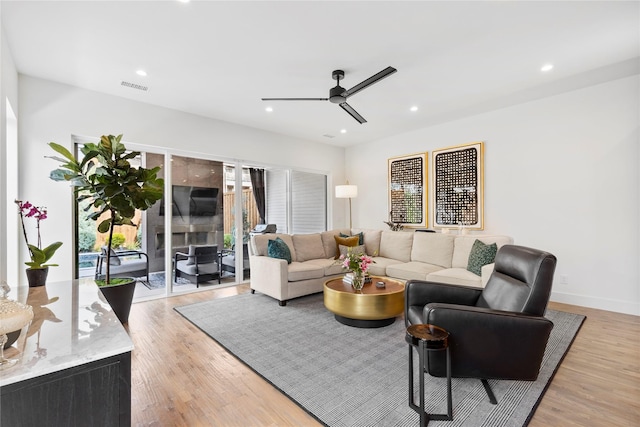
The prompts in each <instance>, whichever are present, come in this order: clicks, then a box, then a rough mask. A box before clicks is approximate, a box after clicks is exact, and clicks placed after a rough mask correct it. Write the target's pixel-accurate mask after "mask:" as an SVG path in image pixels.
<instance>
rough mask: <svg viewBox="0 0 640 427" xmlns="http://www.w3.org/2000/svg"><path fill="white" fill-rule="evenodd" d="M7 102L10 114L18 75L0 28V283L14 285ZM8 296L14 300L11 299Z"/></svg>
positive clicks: (11, 130)
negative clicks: (10, 260)
mask: <svg viewBox="0 0 640 427" xmlns="http://www.w3.org/2000/svg"><path fill="white" fill-rule="evenodd" d="M1 9H2V6H1V5H0V13H1ZM7 102H9V103H10V104H11V106H12V107H13V109H14V111H15V110H16V109H17V108H18V73H17V71H16V67H15V64H14V63H13V57H12V56H11V52H10V51H9V47H8V46H7V43H6V38H5V36H4V29H2V28H0V254H3V255H0V281H2V280H6V281H7V282H8V283H9V284H10V285H14V284H15V283H14V282H15V275H16V272H17V266H15V265H12V266H8V265H7V256H9V257H11V255H13V254H15V252H16V250H17V248H18V241H17V237H18V236H19V234H18V233H17V231H16V228H15V227H9V228H7V222H9V223H12V224H15V223H16V219H17V214H16V207H15V205H14V204H13V202H12V200H13V198H15V197H17V194H15V192H16V191H15V188H16V187H17V183H16V179H15V178H14V179H11V176H10V175H11V173H12V172H15V167H10V166H11V165H15V164H16V162H17V160H18V159H16V158H12V157H15V156H14V155H12V153H13V152H14V149H15V146H13V147H10V148H9V150H7V134H9V135H12V134H14V133H15V129H14V128H13V125H14V124H12V123H9V127H7ZM7 175H9V176H7ZM7 178H9V179H7ZM11 296H12V297H14V298H15V295H13V294H12V295H11Z"/></svg>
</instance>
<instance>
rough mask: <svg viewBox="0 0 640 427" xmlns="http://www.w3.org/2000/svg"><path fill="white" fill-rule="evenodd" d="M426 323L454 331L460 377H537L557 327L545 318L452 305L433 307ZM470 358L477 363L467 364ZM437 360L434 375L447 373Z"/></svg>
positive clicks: (425, 314) (426, 313) (453, 346)
mask: <svg viewBox="0 0 640 427" xmlns="http://www.w3.org/2000/svg"><path fill="white" fill-rule="evenodd" d="M423 319H424V322H425V323H429V324H433V325H436V326H439V327H441V328H444V329H445V330H446V331H447V332H449V334H450V346H451V354H452V357H455V358H457V359H459V360H458V361H457V363H456V364H455V366H457V370H458V371H457V372H456V374H455V375H456V376H460V377H476V378H504V379H521V380H533V379H535V378H536V377H537V375H538V371H539V367H540V363H541V362H542V357H543V356H544V349H545V347H546V344H547V340H548V339H549V335H550V334H551V329H553V322H551V320H549V319H547V318H545V317H540V316H529V315H525V314H521V313H513V312H509V311H499V310H492V309H488V308H483V307H467V306H460V305H453V304H438V303H434V304H429V305H427V306H426V307H425V308H424V312H423ZM523 337H526V339H523ZM465 360H470V361H473V362H472V363H470V364H469V365H468V366H467V364H465V362H464V361H465ZM432 362H434V363H435V365H434V366H433V369H434V371H435V372H438V374H440V373H441V372H443V366H441V363H437V362H438V361H437V360H436V359H434V360H433V361H432ZM467 368H468V371H467V370H466V369H467ZM438 374H436V375H438ZM438 376H439V375H438Z"/></svg>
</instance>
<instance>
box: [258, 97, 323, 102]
mask: <svg viewBox="0 0 640 427" xmlns="http://www.w3.org/2000/svg"><path fill="white" fill-rule="evenodd" d="M262 100H263V101H328V100H329V98H262Z"/></svg>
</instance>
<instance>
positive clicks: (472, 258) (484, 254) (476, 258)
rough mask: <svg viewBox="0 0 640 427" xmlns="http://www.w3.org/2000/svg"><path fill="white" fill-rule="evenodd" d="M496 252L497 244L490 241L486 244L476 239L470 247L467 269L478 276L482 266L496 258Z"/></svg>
mask: <svg viewBox="0 0 640 427" xmlns="http://www.w3.org/2000/svg"><path fill="white" fill-rule="evenodd" d="M496 252H498V245H497V244H495V243H492V244H490V245H486V244H484V243H482V242H481V241H480V240H477V239H476V241H475V242H474V243H473V246H472V247H471V253H470V254H469V263H468V265H467V270H469V271H470V272H472V273H473V274H475V275H478V276H480V274H481V269H482V266H484V265H487V264H491V263H493V261H494V260H495V259H496Z"/></svg>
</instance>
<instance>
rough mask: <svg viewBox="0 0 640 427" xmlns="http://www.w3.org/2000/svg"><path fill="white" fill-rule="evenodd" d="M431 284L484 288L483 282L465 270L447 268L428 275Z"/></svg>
mask: <svg viewBox="0 0 640 427" xmlns="http://www.w3.org/2000/svg"><path fill="white" fill-rule="evenodd" d="M427 280H429V281H430V282H438V283H447V284H450V285H464V286H475V287H479V288H481V287H483V285H482V280H481V279H480V277H478V276H476V275H475V274H473V273H472V272H470V271H467V269H465V268H445V269H442V270H438V271H436V272H433V273H429V274H428V275H427Z"/></svg>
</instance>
